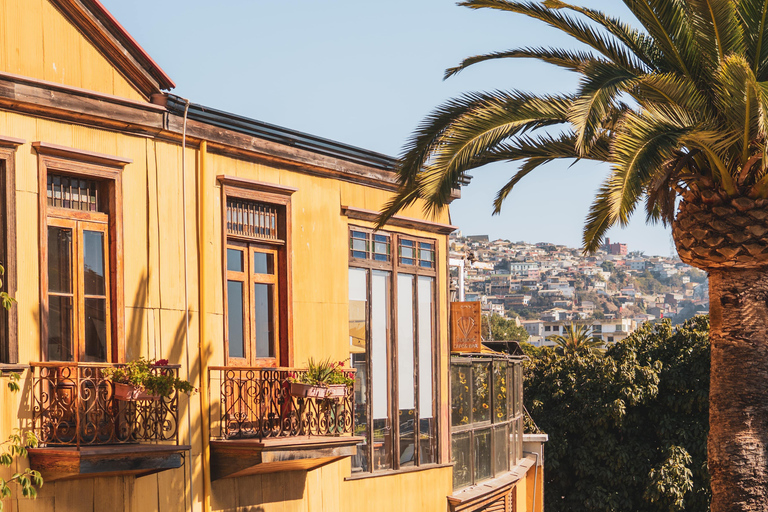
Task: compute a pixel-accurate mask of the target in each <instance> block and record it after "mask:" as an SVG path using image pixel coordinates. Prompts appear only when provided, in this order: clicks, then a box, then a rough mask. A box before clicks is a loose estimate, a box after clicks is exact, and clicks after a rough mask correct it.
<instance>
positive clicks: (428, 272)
mask: <svg viewBox="0 0 768 512" xmlns="http://www.w3.org/2000/svg"><path fill="white" fill-rule="evenodd" d="M352 231H362V232H367V233H370V234H371V235H372V234H386V235H388V236H389V237H390V239H389V243H390V248H391V249H390V258H389V261H388V262H382V261H376V260H373V259H371V258H369V257H367V258H355V257H353V256H352V251H351V248H350V250H349V251H348V255H349V268H362V269H367V270H368V277H367V287H368V289H367V292H368V295H369V299H368V307H369V308H370V293H371V288H370V279H371V278H370V272H371V271H373V270H382V271H387V272H389V274H390V275H389V279H390V303H389V305H388V306H389V314H390V336H389V339H388V340H387V342H388V344H389V345H388V346H387V354H388V356H389V361H387V370H388V371H387V383H388V389H389V404H388V406H389V407H388V409H389V410H388V415H389V420H390V426H391V429H392V447H391V449H392V453H391V457H392V469H388V470H379V471H376V470H374V469H372V468H369V469H368V471H364V472H362V473H361V475H364V476H377V475H382V474H388V473H392V472H404V471H413V470H414V469H418V468H425V467H426V468H428V467H435V466H440V464H441V462H442V461H443V457H444V456H445V447H444V445H443V443H442V442H441V439H442V433H443V429H444V428H445V426H444V425H443V423H444V422H445V420H444V418H443V416H442V414H441V410H440V395H441V389H440V378H439V377H440V376H439V374H440V371H439V364H440V360H441V350H442V347H441V344H440V330H439V327H440V322H439V317H440V302H439V296H440V293H439V284H438V264H439V261H440V255H439V251H440V244H439V243H438V240H437V239H433V238H423V237H416V236H412V235H406V234H402V233H398V232H395V231H389V230H374V229H371V228H368V227H363V226H359V225H353V224H350V225H349V229H348V232H347V233H348V234H347V238H348V242H349V240H350V239H351V232H352ZM401 238H402V239H406V240H412V241H414V242H416V248H418V243H419V242H423V243H430V244H432V245H433V246H434V251H435V265H434V268H425V267H420V266H418V253H417V254H416V264H415V265H402V264H400V250H399V248H400V239H401ZM368 254H372V253H368ZM400 274H407V275H411V276H413V293H412V298H413V301H414V304H413V311H414V318H413V351H414V354H413V365H414V368H415V371H414V375H413V384H414V405H415V408H414V409H415V418H414V425H415V426H414V445H415V454H414V460H413V464H412V465H409V466H403V467H402V468H401V465H400V449H399V446H400V422H399V399H400V393H399V384H398V378H397V377H398V375H399V374H398V367H397V366H398V325H399V324H398V318H397V316H398V312H397V305H398V302H397V301H398V283H397V281H398V279H397V277H398V275H400ZM419 277H431V278H432V279H433V285H432V304H433V307H434V312H433V314H432V318H431V320H432V332H433V344H432V369H433V371H432V390H433V401H432V417H433V418H434V420H435V422H436V425H435V461H434V462H430V463H426V464H422V463H421V461H420V460H419V459H420V456H421V454H420V451H421V450H420V449H419V443H420V439H419V437H420V436H419V425H420V415H419V407H418V405H419V404H418V400H419V396H420V395H419V371H418V368H419V354H418V349H419V341H420V340H419V334H418V329H419V318H418V304H417V302H418V278H419ZM369 318H370V311H369V310H367V311H366V321H367V322H369V321H370V320H369ZM366 338H367V339H366V353H367V354H369V355H370V353H371V349H370V346H369V345H370V339H371V336H370V324H369V325H368V326H367V327H366ZM366 374H367V382H366V391H367V396H366V403H367V408H368V410H367V411H366V413H367V416H368V418H369V420H370V418H371V417H372V416H373V413H372V407H373V405H372V393H373V390H372V387H371V386H372V376H371V371H370V367H369V368H368V371H367V372H366ZM448 428H450V426H449V427H448ZM372 436H373V431H372V428H371V426H370V425H369V426H368V429H367V432H366V435H365V437H366V445H367V450H368V453H367V457H368V460H369V461H371V464H372V462H373V442H372V441H373V439H372ZM355 477H359V475H356V476H355Z"/></svg>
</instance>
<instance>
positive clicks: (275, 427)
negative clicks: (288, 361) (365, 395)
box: [209, 366, 354, 439]
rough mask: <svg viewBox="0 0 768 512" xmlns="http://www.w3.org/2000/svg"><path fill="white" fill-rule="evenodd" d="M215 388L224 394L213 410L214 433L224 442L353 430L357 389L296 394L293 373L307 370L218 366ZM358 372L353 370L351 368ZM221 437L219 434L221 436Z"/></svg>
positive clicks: (213, 370) (339, 433)
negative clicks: (327, 395) (320, 395)
mask: <svg viewBox="0 0 768 512" xmlns="http://www.w3.org/2000/svg"><path fill="white" fill-rule="evenodd" d="M209 371H210V373H209V375H210V379H211V380H210V382H211V385H210V390H211V393H212V394H213V393H216V390H217V389H219V390H220V400H219V402H218V403H215V401H214V400H212V401H211V402H212V404H213V407H214V408H216V407H217V408H219V411H218V412H219V414H217V413H216V412H214V410H212V411H211V419H212V423H213V422H214V419H215V418H216V416H218V417H219V419H220V421H219V422H218V428H216V425H215V424H214V425H212V427H213V428H212V430H211V431H212V434H213V435H214V436H215V437H219V438H223V439H242V438H249V437H256V438H260V439H262V438H269V437H289V436H344V435H351V434H352V432H353V423H354V418H353V411H354V389H353V386H348V387H347V389H346V393H345V394H344V396H343V397H340V398H303V397H297V396H292V395H291V391H290V384H289V383H288V381H287V379H288V377H289V375H291V374H294V375H295V376H300V375H301V374H302V373H304V370H296V369H290V368H251V367H223V366H216V367H211V368H210V369H209ZM349 371H354V370H349ZM217 434H218V435H217Z"/></svg>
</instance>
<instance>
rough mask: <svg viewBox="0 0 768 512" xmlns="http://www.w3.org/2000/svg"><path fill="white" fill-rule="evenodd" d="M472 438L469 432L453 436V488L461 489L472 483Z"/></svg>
mask: <svg viewBox="0 0 768 512" xmlns="http://www.w3.org/2000/svg"><path fill="white" fill-rule="evenodd" d="M471 443H472V438H471V436H470V433H469V432H462V433H460V434H453V435H452V436H451V460H452V462H453V488H454V489H459V488H461V487H466V486H468V485H470V484H471V483H472V459H471V457H472V449H471V448H472V444H471Z"/></svg>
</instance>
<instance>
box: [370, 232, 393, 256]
mask: <svg viewBox="0 0 768 512" xmlns="http://www.w3.org/2000/svg"><path fill="white" fill-rule="evenodd" d="M373 259H374V260H376V261H389V235H378V234H377V235H373Z"/></svg>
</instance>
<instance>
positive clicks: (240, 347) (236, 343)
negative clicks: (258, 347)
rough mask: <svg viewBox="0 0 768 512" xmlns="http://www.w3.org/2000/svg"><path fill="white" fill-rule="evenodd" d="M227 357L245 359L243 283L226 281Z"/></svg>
mask: <svg viewBox="0 0 768 512" xmlns="http://www.w3.org/2000/svg"><path fill="white" fill-rule="evenodd" d="M227 325H228V331H227V332H228V334H229V357H245V343H244V337H243V325H244V322H243V283H241V282H240V281H227Z"/></svg>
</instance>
